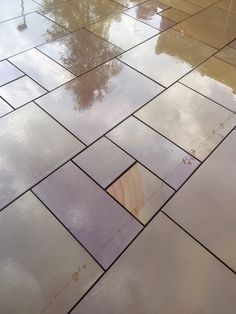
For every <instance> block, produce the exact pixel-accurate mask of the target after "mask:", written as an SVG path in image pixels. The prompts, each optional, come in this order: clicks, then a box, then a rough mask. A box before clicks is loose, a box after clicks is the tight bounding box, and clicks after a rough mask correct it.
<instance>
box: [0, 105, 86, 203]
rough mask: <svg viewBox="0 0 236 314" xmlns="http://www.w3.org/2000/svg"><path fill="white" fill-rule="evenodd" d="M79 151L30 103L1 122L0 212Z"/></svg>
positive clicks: (67, 135) (76, 145)
mask: <svg viewBox="0 0 236 314" xmlns="http://www.w3.org/2000/svg"><path fill="white" fill-rule="evenodd" d="M82 148H83V145H82V144H81V143H80V142H79V141H78V140H76V139H75V138H74V137H73V136H72V135H70V134H69V133H68V132H67V131H66V130H64V129H63V128H62V127H61V126H60V125H59V124H58V123H56V122H55V121H54V120H53V119H51V118H50V117H49V116H48V115H47V114H46V113H45V112H43V111H42V110H41V109H39V108H38V107H37V106H36V105H35V104H33V103H30V104H29V105H26V106H24V107H22V108H20V109H18V110H16V111H14V112H13V113H11V114H10V115H9V114H8V115H7V116H5V117H3V118H1V120H0V150H1V155H0V176H1V178H2V179H1V181H0V209H1V208H2V207H4V206H5V205H7V204H8V203H9V202H11V201H12V200H14V199H15V198H16V197H18V196H20V195H21V194H22V193H23V192H25V191H26V190H27V189H29V188H30V187H31V186H33V185H34V184H36V183H37V182H39V181H40V180H41V179H43V178H44V177H46V176H47V175H48V174H49V173H50V172H52V171H53V170H55V169H56V168H57V167H59V166H60V165H61V164H63V163H64V162H65V161H66V160H67V159H68V158H70V157H72V156H74V155H75V154H76V153H78V152H79V151H81V149H82Z"/></svg>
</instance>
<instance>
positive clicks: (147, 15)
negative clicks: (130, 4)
mask: <svg viewBox="0 0 236 314" xmlns="http://www.w3.org/2000/svg"><path fill="white" fill-rule="evenodd" d="M125 14H127V15H129V16H131V17H134V18H136V19H137V20H139V21H141V22H143V23H146V24H148V25H150V26H152V27H155V28H157V29H159V30H161V31H164V30H166V29H167V28H170V27H172V26H174V25H175V22H174V21H172V20H169V19H167V18H165V17H163V16H160V15H158V14H156V13H155V12H154V11H152V10H148V9H145V8H143V7H141V6H137V7H135V8H131V9H129V10H127V11H125Z"/></svg>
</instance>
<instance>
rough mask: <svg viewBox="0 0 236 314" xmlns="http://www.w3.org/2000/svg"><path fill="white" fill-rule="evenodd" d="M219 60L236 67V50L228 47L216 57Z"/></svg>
mask: <svg viewBox="0 0 236 314" xmlns="http://www.w3.org/2000/svg"><path fill="white" fill-rule="evenodd" d="M215 56H216V57H217V58H219V59H221V60H223V61H225V62H227V63H229V64H232V65H234V66H235V67H236V49H234V48H232V47H230V46H226V47H224V48H223V49H222V50H220V51H219V52H217V54H216V55H215Z"/></svg>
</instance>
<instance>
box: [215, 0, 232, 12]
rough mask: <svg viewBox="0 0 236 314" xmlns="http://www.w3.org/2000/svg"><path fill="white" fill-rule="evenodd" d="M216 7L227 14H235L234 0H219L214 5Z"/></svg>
mask: <svg viewBox="0 0 236 314" xmlns="http://www.w3.org/2000/svg"><path fill="white" fill-rule="evenodd" d="M216 6H217V7H218V8H220V9H223V10H225V11H227V12H230V13H233V14H236V1H235V0H221V1H219V2H217V3H216Z"/></svg>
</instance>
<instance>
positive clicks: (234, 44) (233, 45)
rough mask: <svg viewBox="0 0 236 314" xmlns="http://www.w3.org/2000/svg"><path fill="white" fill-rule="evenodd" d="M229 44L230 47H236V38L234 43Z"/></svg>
mask: <svg viewBox="0 0 236 314" xmlns="http://www.w3.org/2000/svg"><path fill="white" fill-rule="evenodd" d="M229 45H230V47H232V48H235V49H236V39H235V40H234V41H232V43H230V44H229Z"/></svg>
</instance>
